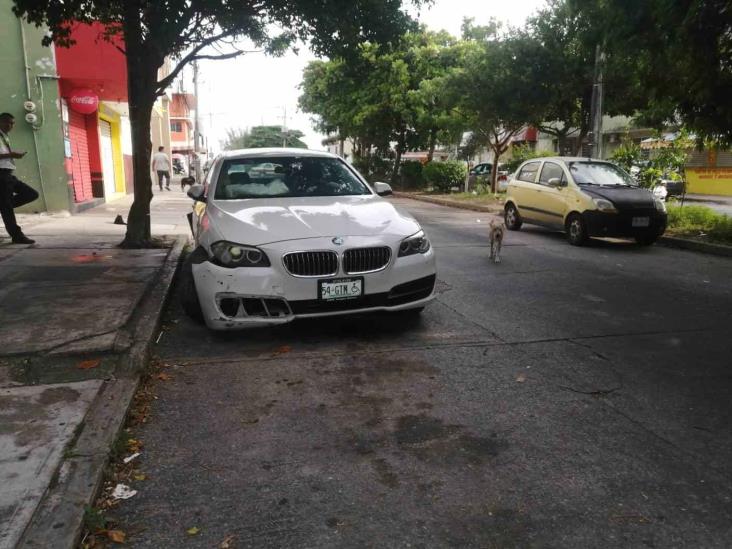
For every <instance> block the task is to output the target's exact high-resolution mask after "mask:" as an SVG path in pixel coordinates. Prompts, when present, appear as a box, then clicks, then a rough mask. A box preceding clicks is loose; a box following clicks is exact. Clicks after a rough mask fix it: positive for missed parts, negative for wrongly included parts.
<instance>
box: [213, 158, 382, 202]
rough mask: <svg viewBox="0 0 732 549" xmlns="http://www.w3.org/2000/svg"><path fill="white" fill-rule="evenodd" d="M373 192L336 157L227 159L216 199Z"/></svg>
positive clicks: (219, 180) (217, 185)
mask: <svg viewBox="0 0 732 549" xmlns="http://www.w3.org/2000/svg"><path fill="white" fill-rule="evenodd" d="M359 194H371V191H370V190H369V189H368V187H367V186H366V185H364V184H363V183H362V182H361V180H359V179H358V178H357V177H356V176H355V175H354V174H353V172H352V171H351V170H350V169H348V167H347V166H346V165H345V164H344V163H343V162H342V161H341V160H338V159H337V158H327V157H306V156H302V157H297V156H278V157H271V158H265V157H250V158H232V159H227V160H224V162H223V164H222V166H221V170H220V172H219V176H218V179H217V180H216V191H215V195H214V198H215V199H217V200H237V199H243V198H276V197H300V196H348V195H359Z"/></svg>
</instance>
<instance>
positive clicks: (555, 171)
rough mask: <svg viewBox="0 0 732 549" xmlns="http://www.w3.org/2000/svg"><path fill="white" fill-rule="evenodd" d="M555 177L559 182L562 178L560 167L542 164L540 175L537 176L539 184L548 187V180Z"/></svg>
mask: <svg viewBox="0 0 732 549" xmlns="http://www.w3.org/2000/svg"><path fill="white" fill-rule="evenodd" d="M555 177H556V178H557V179H559V180H561V179H562V178H563V177H564V170H563V169H562V167H561V166H560V165H559V164H555V163H554V162H544V166H543V167H542V168H541V175H540V176H539V183H541V184H542V185H549V180H550V179H552V178H555Z"/></svg>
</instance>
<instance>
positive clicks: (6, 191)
mask: <svg viewBox="0 0 732 549" xmlns="http://www.w3.org/2000/svg"><path fill="white" fill-rule="evenodd" d="M13 126H15V117H14V116H13V115H12V114H10V113H8V112H4V113H0V214H1V215H2V218H3V223H5V230H6V231H8V234H9V235H10V237H11V238H12V239H13V244H33V243H34V242H35V240H31V239H30V238H28V237H27V236H25V235H24V234H23V231H22V230H21V229H20V227H19V226H18V223H17V222H16V220H15V211H14V209H15V208H18V207H20V206H23V205H25V204H29V203H31V202H33V201H34V200H35V199H37V198H38V193H37V192H36V191H35V190H34V189H32V188H31V187H29V186H28V185H26V184H25V183H23V182H22V181H21V180H20V179H18V178H17V177H15V175H14V174H13V172H14V171H15V161H16V160H18V159H21V158H23V157H24V156H25V153H24V152H18V151H14V150H12V149H11V148H10V138H9V137H8V134H9V133H10V131H11V130H12V129H13Z"/></svg>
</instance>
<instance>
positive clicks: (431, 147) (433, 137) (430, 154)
mask: <svg viewBox="0 0 732 549" xmlns="http://www.w3.org/2000/svg"><path fill="white" fill-rule="evenodd" d="M436 146H437V128H432V129H430V141H429V150H428V151H427V162H432V158H433V157H434V156H435V147H436Z"/></svg>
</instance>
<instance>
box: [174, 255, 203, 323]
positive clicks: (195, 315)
mask: <svg viewBox="0 0 732 549" xmlns="http://www.w3.org/2000/svg"><path fill="white" fill-rule="evenodd" d="M179 283H180V289H179V294H178V295H179V298H180V304H181V307H183V312H185V313H186V315H188V317H189V318H191V320H193V321H195V322H197V323H198V324H203V311H202V310H201V303H200V302H199V301H198V292H197V291H196V280H195V279H194V277H193V261H192V257H191V255H189V256H188V257H186V259H185V261H183V265H181V268H180V279H179Z"/></svg>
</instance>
